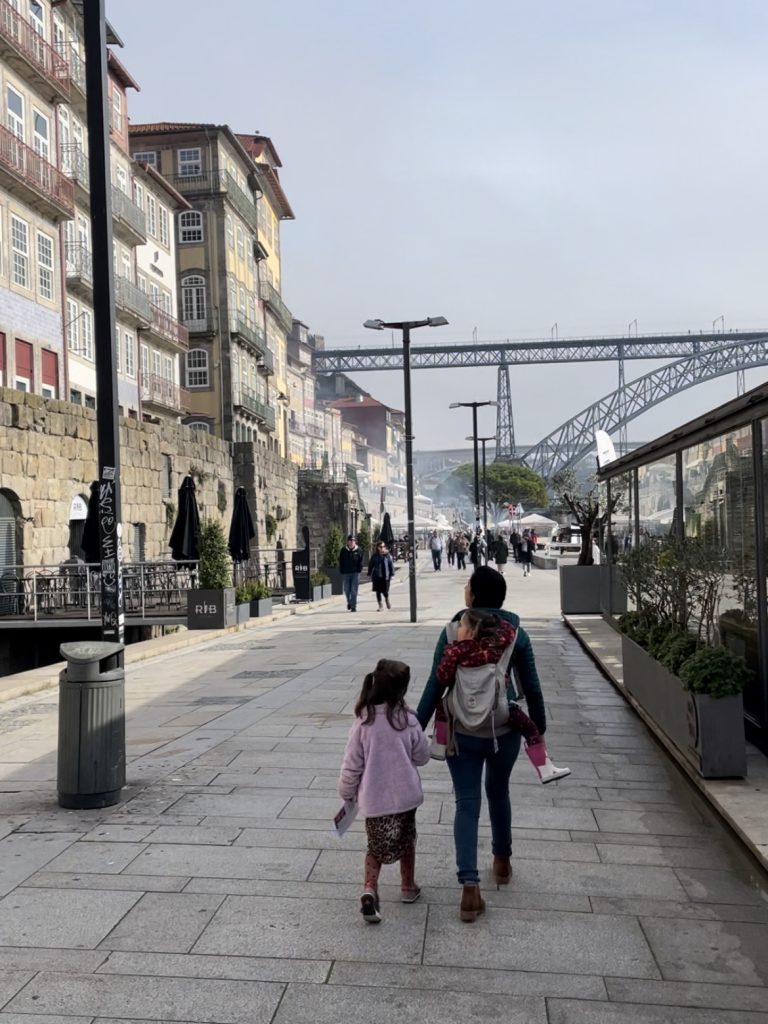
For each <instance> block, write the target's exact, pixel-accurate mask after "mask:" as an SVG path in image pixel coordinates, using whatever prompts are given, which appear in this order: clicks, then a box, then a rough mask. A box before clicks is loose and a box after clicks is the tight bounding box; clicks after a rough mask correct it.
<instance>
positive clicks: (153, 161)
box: [133, 152, 157, 167]
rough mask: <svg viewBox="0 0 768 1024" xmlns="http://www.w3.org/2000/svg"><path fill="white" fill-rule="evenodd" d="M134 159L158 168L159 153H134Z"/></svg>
mask: <svg viewBox="0 0 768 1024" xmlns="http://www.w3.org/2000/svg"><path fill="white" fill-rule="evenodd" d="M133 159H134V160H141V162H142V163H143V164H149V165H150V166H152V167H157V153H154V152H144V153H134V154H133Z"/></svg>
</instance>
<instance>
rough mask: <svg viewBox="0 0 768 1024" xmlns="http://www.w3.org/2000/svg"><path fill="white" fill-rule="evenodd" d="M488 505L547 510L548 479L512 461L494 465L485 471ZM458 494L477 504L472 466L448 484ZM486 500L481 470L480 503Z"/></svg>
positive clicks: (457, 472)
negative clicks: (519, 505) (512, 503)
mask: <svg viewBox="0 0 768 1024" xmlns="http://www.w3.org/2000/svg"><path fill="white" fill-rule="evenodd" d="M485 480H486V489H487V494H488V504H489V505H490V504H500V505H503V504H507V503H508V502H514V503H515V504H518V503H519V504H521V505H528V506H533V507H534V508H543V507H546V505H548V504H549V498H548V496H547V485H546V483H545V482H544V478H543V477H540V476H539V474H538V473H534V471H533V470H532V469H528V467H527V466H514V465H512V464H511V463H509V462H492V463H490V465H488V466H487V467H486V470H485ZM446 483H448V484H449V485H450V484H452V485H453V489H454V491H458V493H460V494H461V495H463V496H465V497H468V498H470V499H471V500H472V501H474V493H475V469H474V465H473V464H472V463H467V464H466V465H464V466H459V468H458V469H455V470H454V471H453V473H451V475H450V477H449V478H448V481H446ZM482 500H483V474H482V470H481V471H480V502H481V503H482Z"/></svg>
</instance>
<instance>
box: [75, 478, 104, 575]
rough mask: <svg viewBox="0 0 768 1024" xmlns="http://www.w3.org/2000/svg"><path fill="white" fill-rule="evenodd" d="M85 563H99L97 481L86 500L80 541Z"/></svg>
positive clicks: (99, 534)
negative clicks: (86, 511) (86, 509)
mask: <svg viewBox="0 0 768 1024" xmlns="http://www.w3.org/2000/svg"><path fill="white" fill-rule="evenodd" d="M80 547H81V548H82V551H83V554H84V556H85V560H86V562H89V563H94V564H95V563H98V562H101V533H100V531H99V481H98V480H94V481H93V483H92V484H91V493H90V496H89V498H88V514H87V515H86V517H85V526H84V527H83V539H82V540H81V541H80Z"/></svg>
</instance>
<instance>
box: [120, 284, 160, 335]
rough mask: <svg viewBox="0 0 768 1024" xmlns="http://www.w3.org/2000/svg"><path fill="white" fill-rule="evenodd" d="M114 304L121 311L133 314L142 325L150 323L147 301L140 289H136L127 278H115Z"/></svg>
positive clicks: (150, 315)
mask: <svg viewBox="0 0 768 1024" xmlns="http://www.w3.org/2000/svg"><path fill="white" fill-rule="evenodd" d="M115 302H116V304H117V305H118V306H119V307H120V308H121V309H123V310H126V311H127V312H129V313H133V315H134V316H135V317H137V318H138V319H139V320H140V321H142V322H143V323H144V324H150V323H151V322H152V309H151V306H150V302H149V299H148V298H147V296H146V294H145V292H143V291H142V290H141V288H137V287H136V285H135V284H134V283H133V281H129V280H128V278H127V277H116V278H115Z"/></svg>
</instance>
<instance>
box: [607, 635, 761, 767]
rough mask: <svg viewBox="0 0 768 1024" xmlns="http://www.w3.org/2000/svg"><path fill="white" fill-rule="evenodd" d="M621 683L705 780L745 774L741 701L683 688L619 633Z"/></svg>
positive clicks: (652, 659) (659, 665)
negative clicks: (708, 695) (621, 661)
mask: <svg viewBox="0 0 768 1024" xmlns="http://www.w3.org/2000/svg"><path fill="white" fill-rule="evenodd" d="M621 651H622V660H623V664H624V686H625V687H626V689H627V690H628V691H629V693H631V695H632V696H633V697H634V699H635V700H636V701H637V703H638V704H639V705H640V706H641V707H642V708H643V710H644V711H645V712H646V714H647V715H648V716H649V717H650V718H652V719H653V721H654V722H655V723H656V725H658V727H659V728H660V729H661V731H662V732H663V733H664V735H665V736H666V737H667V739H668V740H669V741H670V742H671V743H672V744H673V745H674V746H675V747H676V748H677V749H678V750H679V751H680V753H681V754H682V755H683V756H684V757H685V758H686V760H687V761H689V762H690V763H691V764H692V765H693V766H694V767H695V768H696V770H697V771H698V772H699V774H700V775H701V776H702V777H703V778H705V779H729V778H742V777H743V776H744V775H746V774H747V751H746V744H745V740H744V703H743V701H742V697H741V694H738V695H737V696H735V697H721V698H714V697H707V696H705V695H703V694H698V693H689V692H688V691H687V690H685V689H683V684H682V683H681V682H680V680H679V679H678V678H677V676H674V675H672V673H671V672H670V671H669V670H668V669H666V668H665V667H664V666H663V665H661V664H660V663H659V662H658V661H656V659H655V658H652V657H651V656H650V654H648V652H647V651H645V650H643V648H642V647H640V646H639V645H638V644H636V643H635V642H634V640H630V639H629V637H627V636H623V635H622V638H621Z"/></svg>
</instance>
